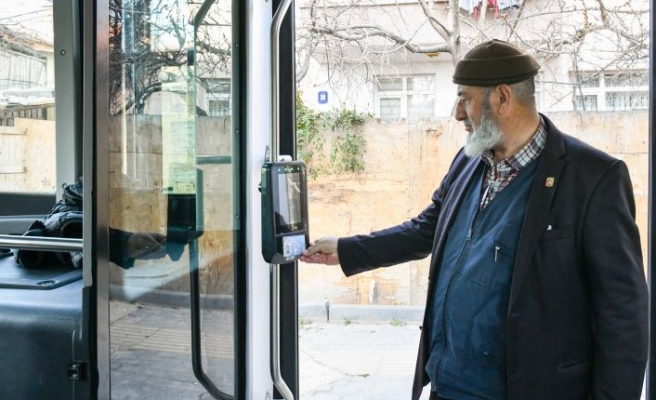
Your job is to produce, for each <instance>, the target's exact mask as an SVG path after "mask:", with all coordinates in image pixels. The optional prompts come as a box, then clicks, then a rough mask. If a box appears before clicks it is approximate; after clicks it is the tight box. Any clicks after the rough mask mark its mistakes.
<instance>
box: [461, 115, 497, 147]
mask: <svg viewBox="0 0 656 400" xmlns="http://www.w3.org/2000/svg"><path fill="white" fill-rule="evenodd" d="M501 136H502V134H501V130H499V125H497V123H496V121H495V120H494V119H493V118H491V117H490V114H489V112H488V111H487V110H483V113H482V115H481V121H480V124H479V125H478V126H477V127H476V128H475V129H474V131H473V132H472V133H470V134H469V135H467V143H466V144H465V154H466V155H467V156H469V157H479V156H481V155H482V154H483V153H485V152H486V151H491V150H494V149H495V148H496V147H497V146H498V145H499V143H500V142H501Z"/></svg>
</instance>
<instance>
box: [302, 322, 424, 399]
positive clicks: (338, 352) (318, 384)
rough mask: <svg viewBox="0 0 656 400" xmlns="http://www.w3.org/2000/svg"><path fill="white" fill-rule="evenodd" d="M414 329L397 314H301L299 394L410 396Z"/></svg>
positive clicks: (309, 396) (319, 396)
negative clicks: (380, 318) (367, 317)
mask: <svg viewBox="0 0 656 400" xmlns="http://www.w3.org/2000/svg"><path fill="white" fill-rule="evenodd" d="M419 334H420V331H419V323H418V322H404V321H401V320H398V319H393V320H391V321H387V322H371V321H362V320H355V321H351V320H349V319H343V320H333V321H331V322H329V323H328V322H325V320H324V321H319V320H307V319H302V320H301V326H300V328H299V349H300V355H299V357H300V360H299V363H300V396H299V397H300V399H301V400H341V399H344V400H346V399H348V400H368V399H371V400H374V399H376V400H386V399H389V400H405V399H410V394H411V390H412V377H413V374H414V367H415V359H416V354H417V345H418V344H419ZM422 399H428V391H427V390H425V391H424V395H423V396H422Z"/></svg>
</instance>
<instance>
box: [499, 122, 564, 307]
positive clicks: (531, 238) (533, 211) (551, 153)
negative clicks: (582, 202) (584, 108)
mask: <svg viewBox="0 0 656 400" xmlns="http://www.w3.org/2000/svg"><path fill="white" fill-rule="evenodd" d="M543 118H544V119H545V122H546V124H547V131H548V133H547V143H546V145H545V149H544V151H543V152H542V156H541V159H540V161H539V162H540V164H539V165H538V169H537V171H536V174H535V180H534V181H533V186H532V187H531V193H530V195H529V200H528V207H527V209H526V215H525V216H524V222H523V224H522V230H521V233H520V235H519V243H518V246H517V254H516V256H515V270H514V272H513V280H512V285H511V288H510V302H509V308H508V309H510V307H512V305H513V303H514V301H515V300H516V298H517V293H518V291H519V288H520V287H521V285H522V283H523V281H524V278H525V276H526V272H527V271H528V268H529V266H530V262H531V258H532V257H533V253H534V251H535V248H536V246H537V243H538V240H539V238H540V235H541V234H542V231H544V230H545V229H547V224H548V222H549V215H550V210H551V206H552V204H553V200H554V197H555V195H556V191H557V190H558V184H559V183H560V177H561V173H562V170H563V167H564V166H565V154H566V150H565V140H564V137H563V134H562V133H560V132H559V131H558V130H557V129H556V128H555V127H554V126H553V124H552V123H551V121H549V119H547V118H546V117H544V116H543Z"/></svg>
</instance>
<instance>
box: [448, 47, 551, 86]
mask: <svg viewBox="0 0 656 400" xmlns="http://www.w3.org/2000/svg"><path fill="white" fill-rule="evenodd" d="M539 69H540V64H538V63H537V61H535V59H534V58H533V57H532V56H530V55H529V54H526V53H524V52H523V51H522V50H520V49H519V48H518V47H516V46H513V45H512V44H510V43H508V42H504V41H502V40H497V39H492V40H490V41H487V42H484V43H481V44H479V45H478V46H476V47H474V48H473V49H471V50H470V51H469V52H467V54H466V55H465V57H464V58H463V59H462V60H460V61H458V63H457V64H456V70H455V72H454V73H453V83H455V84H458V85H465V86H496V85H501V84H512V83H517V82H521V81H523V80H526V79H528V78H532V77H534V76H535V75H537V74H538V70H539Z"/></svg>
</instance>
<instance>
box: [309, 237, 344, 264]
mask: <svg viewBox="0 0 656 400" xmlns="http://www.w3.org/2000/svg"><path fill="white" fill-rule="evenodd" d="M301 261H303V262H307V263H314V264H337V263H339V259H338V256H337V238H336V237H334V236H326V237H322V238H320V239H318V240H316V241H315V242H314V243H312V245H311V246H310V247H308V248H307V249H305V250H304V251H303V255H302V256H301Z"/></svg>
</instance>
